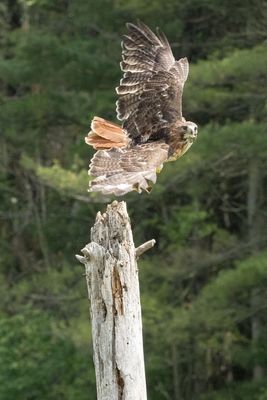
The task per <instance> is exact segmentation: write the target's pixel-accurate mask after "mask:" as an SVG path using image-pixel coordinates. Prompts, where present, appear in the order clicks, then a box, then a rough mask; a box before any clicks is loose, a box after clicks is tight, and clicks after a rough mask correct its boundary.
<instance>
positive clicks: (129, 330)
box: [77, 201, 155, 400]
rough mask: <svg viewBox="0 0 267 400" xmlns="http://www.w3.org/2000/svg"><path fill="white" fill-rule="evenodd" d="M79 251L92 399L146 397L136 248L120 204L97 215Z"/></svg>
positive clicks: (125, 212) (144, 398)
mask: <svg viewBox="0 0 267 400" xmlns="http://www.w3.org/2000/svg"><path fill="white" fill-rule="evenodd" d="M154 243H155V242H154V241H153V242H152V241H150V242H149V244H148V245H145V246H144V247H143V248H141V250H142V251H140V250H139V251H138V252H137V253H138V254H139V255H140V254H141V253H143V250H144V251H145V250H147V249H148V248H151V247H152V246H153V245H154ZM139 249H140V248H139ZM82 253H83V257H82V256H78V257H77V258H78V260H79V261H80V262H82V263H84V265H85V272H86V279H87V287H88V295H89V299H90V304H91V319H92V333H93V349H94V364H95V371H96V384H97V399H98V400H146V399H147V395H146V381H145V368H144V354H143V339H142V320H141V306H140V294H139V281H138V269H137V264H136V250H135V246H134V242H133V238H132V231H131V225H130V220H129V217H128V214H127V209H126V204H125V203H124V202H121V203H118V202H117V201H115V202H113V203H112V204H111V205H108V207H107V211H106V212H105V213H103V214H102V215H101V214H100V213H98V214H97V217H96V222H95V225H94V227H93V228H92V230H91V243H89V244H87V245H86V246H85V248H84V249H83V250H82Z"/></svg>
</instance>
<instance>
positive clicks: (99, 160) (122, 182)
mask: <svg viewBox="0 0 267 400" xmlns="http://www.w3.org/2000/svg"><path fill="white" fill-rule="evenodd" d="M168 152H169V146H168V145H167V144H166V143H164V142H162V141H157V142H150V143H144V144H140V145H136V146H134V147H130V148H125V149H112V150H109V151H105V150H99V151H97V152H96V153H95V155H94V157H93V158H92V161H91V164H90V169H89V175H91V176H93V177H95V179H94V180H93V181H91V183H90V190H92V191H94V192H97V191H99V192H102V193H104V194H111V193H114V194H115V195H117V196H119V195H123V194H125V193H128V192H130V191H132V190H137V191H138V192H141V191H142V190H145V191H150V182H152V183H155V182H156V179H157V170H158V169H159V168H160V167H161V165H162V164H163V163H164V162H165V161H166V160H167V159H168Z"/></svg>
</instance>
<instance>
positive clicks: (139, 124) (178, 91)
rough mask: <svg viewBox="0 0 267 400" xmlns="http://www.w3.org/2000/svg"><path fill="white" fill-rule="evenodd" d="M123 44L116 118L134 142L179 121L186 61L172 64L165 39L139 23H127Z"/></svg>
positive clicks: (172, 58)
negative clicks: (120, 121) (121, 72)
mask: <svg viewBox="0 0 267 400" xmlns="http://www.w3.org/2000/svg"><path fill="white" fill-rule="evenodd" d="M127 28H128V30H129V33H128V34H127V35H125V36H124V37H123V41H122V62H121V69H122V71H123V72H124V74H123V78H122V79H121V81H120V86H118V87H117V88H116V91H117V93H118V95H119V99H118V101H117V117H118V119H119V120H122V121H123V128H124V129H125V130H126V131H127V133H128V135H129V137H130V138H132V139H134V140H135V141H136V142H146V141H147V140H148V139H149V137H151V136H152V135H153V134H156V133H158V132H159V131H160V130H161V129H163V128H168V126H169V125H170V124H171V123H173V122H174V121H176V120H177V119H182V93H183V87H184V83H185V81H186V79H187V76H188V71H189V65H188V61H187V59H186V58H181V59H180V60H179V61H175V59H174V56H173V54H172V51H171V48H170V45H169V42H168V40H167V38H166V36H165V35H164V34H163V33H162V32H160V31H159V30H158V31H157V35H156V34H155V33H153V32H152V31H151V30H150V29H149V28H148V27H147V26H146V25H144V24H143V23H142V22H138V24H137V25H134V24H127Z"/></svg>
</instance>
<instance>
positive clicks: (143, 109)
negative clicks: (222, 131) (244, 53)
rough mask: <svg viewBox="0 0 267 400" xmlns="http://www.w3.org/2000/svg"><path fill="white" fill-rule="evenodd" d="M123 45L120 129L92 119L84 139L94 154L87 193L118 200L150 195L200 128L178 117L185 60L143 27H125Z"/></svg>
mask: <svg viewBox="0 0 267 400" xmlns="http://www.w3.org/2000/svg"><path fill="white" fill-rule="evenodd" d="M127 28H128V32H127V34H126V35H125V36H123V41H122V62H121V63H120V67H121V70H122V71H123V77H122V79H121V81H120V85H119V86H118V87H117V88H116V91H117V94H118V101H117V103H116V105H117V118H118V119H119V120H120V121H122V126H119V125H117V124H114V123H112V122H108V121H106V120H104V119H102V118H99V117H94V118H93V121H92V123H91V131H90V132H89V134H88V136H87V137H86V138H85V141H86V143H87V144H89V145H91V146H93V148H94V149H96V150H97V152H96V153H95V154H94V156H93V158H92V160H91V163H90V167H89V175H91V176H92V177H94V179H93V180H92V181H91V183H90V190H91V191H98V192H102V193H103V194H112V193H113V194H115V195H117V196H119V195H123V194H125V193H128V192H130V191H132V190H137V191H138V192H139V193H140V192H142V190H145V191H147V192H149V191H150V190H151V183H155V182H156V179H157V173H158V172H160V170H161V169H162V166H163V163H165V162H166V161H173V160H176V159H177V158H179V157H181V156H182V155H183V154H184V153H185V152H186V151H187V150H188V149H189V147H190V146H191V145H192V143H193V142H194V140H195V139H196V137H197V132H198V127H197V125H196V124H195V123H194V122H190V121H186V120H185V118H184V117H183V115H182V94H183V87H184V84H185V81H186V79H187V76H188V72H189V64H188V61H187V58H181V59H180V60H178V61H176V60H175V58H174V56H173V54H172V50H171V47H170V45H169V42H168V40H167V38H166V36H165V35H164V34H163V33H162V32H160V31H159V30H157V34H155V33H153V32H152V31H151V30H150V29H149V28H148V27H147V26H146V25H145V24H143V23H142V22H138V23H137V24H136V25H134V24H132V23H128V24H127Z"/></svg>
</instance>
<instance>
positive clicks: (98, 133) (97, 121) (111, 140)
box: [85, 117, 129, 150]
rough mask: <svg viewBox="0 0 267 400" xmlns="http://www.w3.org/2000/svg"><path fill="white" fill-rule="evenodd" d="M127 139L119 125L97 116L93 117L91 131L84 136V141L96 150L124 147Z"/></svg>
mask: <svg viewBox="0 0 267 400" xmlns="http://www.w3.org/2000/svg"><path fill="white" fill-rule="evenodd" d="M128 141H129V139H128V137H127V135H126V133H125V131H124V130H123V129H122V128H121V127H120V126H119V125H117V124H114V123H113V122H109V121H106V120H105V119H103V118H99V117H94V118H93V121H92V123H91V131H90V132H89V133H88V136H86V138H85V142H86V143H87V144H89V145H90V146H92V147H93V148H94V149H96V150H98V149H111V148H114V147H118V148H120V147H125V146H126V145H127V143H128Z"/></svg>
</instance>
